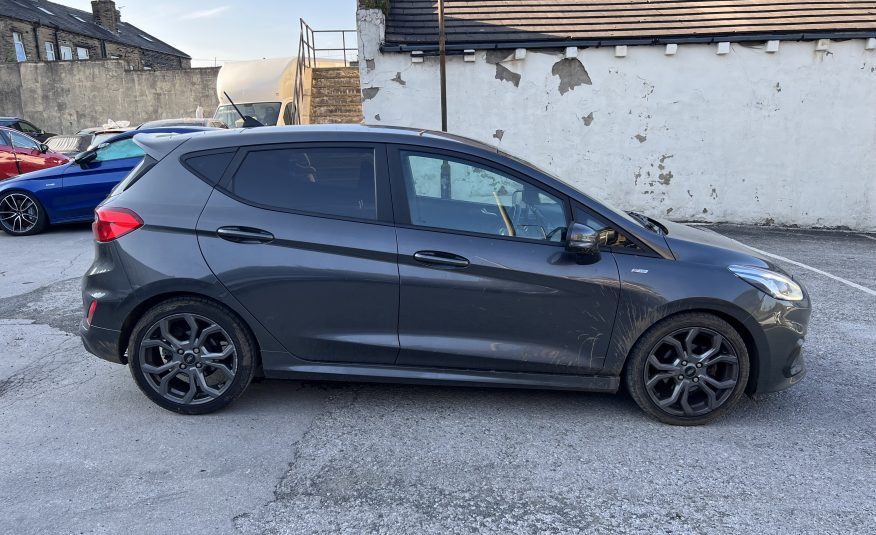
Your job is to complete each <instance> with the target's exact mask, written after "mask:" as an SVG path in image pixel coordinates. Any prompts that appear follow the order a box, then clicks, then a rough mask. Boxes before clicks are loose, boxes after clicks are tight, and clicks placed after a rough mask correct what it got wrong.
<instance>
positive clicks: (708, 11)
mask: <svg viewBox="0 0 876 535" xmlns="http://www.w3.org/2000/svg"><path fill="white" fill-rule="evenodd" d="M444 5H445V7H444V13H445V26H446V36H447V43H448V46H449V47H451V48H453V45H460V44H471V45H477V44H482V45H486V46H490V47H496V48H508V47H511V46H513V45H514V44H519V43H526V44H527V45H531V44H536V45H537V44H538V43H551V44H554V45H557V44H562V42H575V41H593V42H598V43H602V42H604V43H605V44H613V43H620V42H636V41H644V42H686V41H691V40H701V41H705V40H719V39H720V40H729V41H734V40H748V39H752V38H754V37H763V36H770V38H774V39H783V38H784V39H804V38H805V39H808V38H814V37H830V36H832V35H835V36H837V37H851V36H858V34H861V35H865V36H873V37H876V1H872V0H847V1H845V2H832V1H827V0H803V1H793V0H480V1H473V0H445V2H444ZM437 6H438V2H437V0H392V2H391V3H390V11H389V14H388V16H387V17H386V47H392V46H398V45H402V46H403V47H404V46H405V45H407V46H406V47H407V48H412V49H415V48H427V49H428V48H431V47H433V46H434V45H436V44H437V42H438V15H437V11H438V7H437Z"/></svg>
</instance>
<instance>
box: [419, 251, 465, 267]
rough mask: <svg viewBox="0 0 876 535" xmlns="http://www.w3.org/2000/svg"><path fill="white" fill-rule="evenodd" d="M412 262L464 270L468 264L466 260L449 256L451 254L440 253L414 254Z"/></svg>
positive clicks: (425, 252) (457, 256)
mask: <svg viewBox="0 0 876 535" xmlns="http://www.w3.org/2000/svg"><path fill="white" fill-rule="evenodd" d="M414 260H416V261H417V262H422V263H424V264H438V265H442V266H451V267H458V268H464V267H467V266H468V264H469V262H468V260H467V259H465V258H463V257H461V256H459V255H455V254H451V253H442V252H440V251H420V252H418V253H414Z"/></svg>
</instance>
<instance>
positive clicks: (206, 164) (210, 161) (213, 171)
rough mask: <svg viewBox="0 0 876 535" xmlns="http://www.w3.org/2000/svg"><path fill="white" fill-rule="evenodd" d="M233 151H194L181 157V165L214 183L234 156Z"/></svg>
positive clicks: (220, 177)
mask: <svg viewBox="0 0 876 535" xmlns="http://www.w3.org/2000/svg"><path fill="white" fill-rule="evenodd" d="M234 154H235V151H233V150H230V151H221V152H215V151H210V152H196V153H193V154H188V155H186V156H184V157H183V158H182V162H183V165H184V166H185V167H187V168H188V170H189V171H191V172H192V173H194V174H196V175H198V176H199V177H201V178H202V179H203V180H206V181H207V182H209V183H210V184H213V185H216V184H218V183H219V180H221V179H222V175H223V174H224V173H225V170H226V169H227V168H228V164H230V163H231V160H232V159H233V158H234Z"/></svg>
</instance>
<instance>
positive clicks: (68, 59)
mask: <svg viewBox="0 0 876 535" xmlns="http://www.w3.org/2000/svg"><path fill="white" fill-rule="evenodd" d="M65 51H67V52H69V53H70V57H69V58H65V57H64V52H65ZM61 61H73V47H72V46H67V45H61Z"/></svg>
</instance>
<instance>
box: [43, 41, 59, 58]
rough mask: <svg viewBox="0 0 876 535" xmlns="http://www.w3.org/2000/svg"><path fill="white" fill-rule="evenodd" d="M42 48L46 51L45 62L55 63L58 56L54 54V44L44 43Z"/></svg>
mask: <svg viewBox="0 0 876 535" xmlns="http://www.w3.org/2000/svg"><path fill="white" fill-rule="evenodd" d="M43 48H45V49H46V61H56V60H57V59H58V56H57V55H56V54H55V43H53V42H51V41H46V42H44V43H43Z"/></svg>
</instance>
